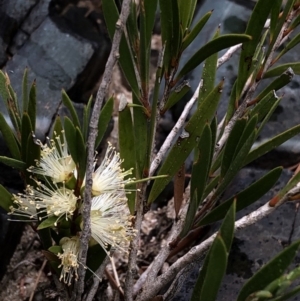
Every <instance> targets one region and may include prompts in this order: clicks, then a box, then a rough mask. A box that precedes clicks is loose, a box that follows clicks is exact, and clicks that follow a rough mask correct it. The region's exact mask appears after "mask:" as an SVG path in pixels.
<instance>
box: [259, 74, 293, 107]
mask: <svg viewBox="0 0 300 301" xmlns="http://www.w3.org/2000/svg"><path fill="white" fill-rule="evenodd" d="M294 75H295V74H294V72H293V70H292V69H291V68H288V69H287V70H286V71H285V72H284V73H283V74H281V75H280V77H278V78H276V79H275V80H274V81H273V82H272V83H271V84H270V85H268V86H267V87H266V88H265V89H264V90H263V91H262V92H261V93H259V95H258V96H256V97H255V99H254V102H258V101H260V100H261V99H262V98H264V97H265V96H266V95H267V94H268V93H269V92H270V91H273V90H275V91H277V90H279V89H281V88H282V87H284V86H286V85H287V84H288V83H289V82H290V81H291V80H292V79H293V77H294Z"/></svg>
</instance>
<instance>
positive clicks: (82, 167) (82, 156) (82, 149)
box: [75, 127, 87, 180]
mask: <svg viewBox="0 0 300 301" xmlns="http://www.w3.org/2000/svg"><path fill="white" fill-rule="evenodd" d="M75 141H76V145H77V148H78V150H77V151H78V165H79V171H78V177H79V179H80V180H83V179H84V176H85V172H86V157H87V156H86V145H85V143H84V139H83V136H82V132H81V130H80V128H78V127H77V128H76V140H75Z"/></svg>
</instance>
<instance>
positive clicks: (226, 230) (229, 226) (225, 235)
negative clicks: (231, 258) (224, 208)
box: [219, 201, 236, 255]
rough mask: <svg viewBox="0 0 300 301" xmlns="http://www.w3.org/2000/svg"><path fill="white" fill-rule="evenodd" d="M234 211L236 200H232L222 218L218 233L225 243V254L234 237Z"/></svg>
mask: <svg viewBox="0 0 300 301" xmlns="http://www.w3.org/2000/svg"><path fill="white" fill-rule="evenodd" d="M235 212H236V202H235V201H234V202H233V203H232V205H231V206H230V208H229V209H228V212H227V214H226V216H225V218H224V221H223V223H222V226H221V228H220V231H219V233H220V235H221V237H222V239H223V241H224V243H225V246H226V250H227V255H228V254H229V252H230V249H231V244H232V240H233V237H234V223H235Z"/></svg>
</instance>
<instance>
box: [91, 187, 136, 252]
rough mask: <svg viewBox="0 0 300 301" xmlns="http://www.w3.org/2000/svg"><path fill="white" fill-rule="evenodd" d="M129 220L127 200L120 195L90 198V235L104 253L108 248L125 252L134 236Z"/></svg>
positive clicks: (107, 194) (113, 194) (111, 194)
mask: <svg viewBox="0 0 300 301" xmlns="http://www.w3.org/2000/svg"><path fill="white" fill-rule="evenodd" d="M130 218H131V216H130V213H129V209H128V206H127V199H126V198H125V197H122V196H121V195H120V194H117V193H105V194H101V195H99V196H96V197H94V198H92V207H91V232H92V234H91V235H92V237H93V238H94V239H95V240H96V241H97V242H98V243H99V244H100V246H101V247H102V248H103V249H104V250H105V251H106V252H107V248H108V247H109V246H111V247H112V248H113V249H119V250H121V251H124V252H127V250H126V249H127V247H128V245H129V241H130V240H131V238H132V237H133V236H134V235H135V230H134V229H133V228H132V225H131V222H130Z"/></svg>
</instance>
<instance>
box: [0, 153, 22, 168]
mask: <svg viewBox="0 0 300 301" xmlns="http://www.w3.org/2000/svg"><path fill="white" fill-rule="evenodd" d="M0 162H1V163H4V164H5V165H7V166H10V167H13V168H17V169H19V170H24V169H25V168H26V163H25V162H22V161H19V160H16V159H13V158H9V157H6V156H0Z"/></svg>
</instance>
